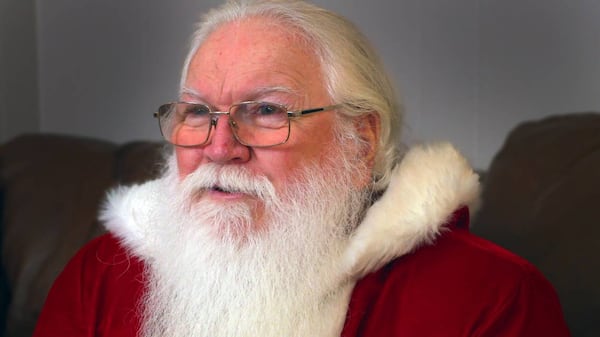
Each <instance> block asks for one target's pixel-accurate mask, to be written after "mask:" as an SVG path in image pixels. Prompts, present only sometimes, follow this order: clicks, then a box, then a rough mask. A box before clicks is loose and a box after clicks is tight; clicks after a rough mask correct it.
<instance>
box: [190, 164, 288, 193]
mask: <svg viewBox="0 0 600 337" xmlns="http://www.w3.org/2000/svg"><path fill="white" fill-rule="evenodd" d="M180 187H182V189H183V191H184V193H186V194H188V195H195V194H197V193H199V192H202V191H207V190H215V189H216V190H221V191H224V192H232V193H234V192H236V193H244V194H248V195H252V196H255V197H258V198H260V199H261V200H264V201H267V200H274V198H276V192H275V187H274V186H273V184H272V183H271V181H269V179H268V178H267V177H266V176H263V175H256V174H252V173H251V172H250V171H249V170H248V169H246V168H244V167H241V166H237V165H220V164H213V163H209V164H203V165H200V166H199V167H198V168H197V169H196V170H195V171H194V172H192V173H191V174H189V175H188V176H187V177H185V178H184V179H183V181H181V182H180Z"/></svg>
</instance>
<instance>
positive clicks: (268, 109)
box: [256, 103, 282, 116]
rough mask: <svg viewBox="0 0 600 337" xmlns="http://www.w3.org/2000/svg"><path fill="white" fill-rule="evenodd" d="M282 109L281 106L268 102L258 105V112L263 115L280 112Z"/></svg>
mask: <svg viewBox="0 0 600 337" xmlns="http://www.w3.org/2000/svg"><path fill="white" fill-rule="evenodd" d="M281 111H282V109H281V107H279V106H276V105H273V104H267V103H261V104H259V105H258V106H257V107H256V113H257V114H258V115H263V116H268V115H273V114H279V113H281Z"/></svg>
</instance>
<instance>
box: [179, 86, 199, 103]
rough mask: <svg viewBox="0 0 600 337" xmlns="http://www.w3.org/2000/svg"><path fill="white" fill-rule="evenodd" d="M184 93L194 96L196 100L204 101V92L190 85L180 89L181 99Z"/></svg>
mask: <svg viewBox="0 0 600 337" xmlns="http://www.w3.org/2000/svg"><path fill="white" fill-rule="evenodd" d="M183 95H188V96H192V97H193V98H194V99H196V100H200V101H202V100H203V99H202V94H200V93H199V92H198V91H196V90H194V89H192V88H189V87H183V88H181V90H180V91H179V99H181V97H182V96H183Z"/></svg>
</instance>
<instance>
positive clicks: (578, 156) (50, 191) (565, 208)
mask: <svg viewBox="0 0 600 337" xmlns="http://www.w3.org/2000/svg"><path fill="white" fill-rule="evenodd" d="M162 151H163V146H162V145H160V144H157V143H150V142H133V143H128V144H124V145H116V144H112V143H108V142H103V141H99V140H94V139H85V138H78V137H66V136H58V135H43V134H37V135H27V136H22V137H19V138H17V139H15V140H13V141H11V142H9V143H7V144H4V145H2V146H1V147H0V219H1V223H0V225H1V227H0V228H1V231H2V236H1V241H0V244H1V245H2V269H1V272H2V273H3V275H2V279H1V280H2V284H1V286H2V289H1V290H2V291H1V293H0V306H1V307H0V324H4V326H2V327H0V333H1V332H2V331H5V334H4V336H7V337H21V336H30V334H31V331H32V329H33V326H34V324H35V321H36V317H37V314H38V313H39V311H40V308H41V306H42V304H43V302H44V299H45V296H46V293H47V291H48V289H49V287H50V285H51V284H52V282H53V280H54V278H55V277H56V275H57V274H58V273H59V272H60V270H61V269H62V267H63V266H64V264H65V263H66V262H67V260H68V259H69V257H70V256H72V255H73V254H74V253H75V251H76V250H77V249H78V248H79V247H80V246H82V245H83V244H84V243H85V242H87V241H88V240H89V239H91V238H92V237H94V236H97V235H99V234H100V233H101V232H102V231H103V230H102V228H101V227H100V226H99V224H98V222H97V220H96V217H97V209H98V205H99V204H100V203H101V201H102V199H103V196H104V193H105V191H106V190H107V189H108V188H110V187H111V186H115V185H116V184H131V183H136V182H141V181H143V180H146V179H149V178H151V177H154V176H156V175H157V174H158V173H159V172H160V169H161V168H160V160H159V158H160V157H161V156H160V153H161V152H162ZM482 197H483V203H482V207H481V209H480V211H479V212H478V213H477V215H476V216H475V217H474V225H473V231H474V232H476V233H478V234H480V235H481V236H484V237H487V238H488V239H490V240H492V241H495V242H497V243H499V244H500V245H502V246H505V247H507V248H509V249H511V250H513V251H515V252H516V253H518V254H519V255H521V256H524V257H526V258H527V259H529V260H530V261H532V262H533V263H534V264H536V265H537V266H538V267H539V268H540V269H541V270H542V272H544V273H545V274H546V276H547V277H548V278H549V279H550V280H551V281H552V282H553V284H554V285H555V287H556V288H557V290H558V292H559V295H560V297H561V301H562V303H563V306H564V309H565V313H566V315H567V319H568V323H569V325H570V328H571V330H572V332H573V336H577V337H587V336H600V325H599V324H598V323H596V322H595V321H597V319H598V318H600V317H598V316H600V259H599V258H600V254H599V253H598V252H599V251H600V248H599V247H600V235H599V234H600V233H599V228H600V115H599V114H572V115H566V116H559V117H554V118H549V119H545V120H541V121H533V122H528V123H524V124H522V125H520V126H518V127H517V128H516V129H515V130H514V131H513V132H512V133H511V134H510V135H509V137H508V138H507V140H506V143H505V144H504V146H503V148H502V149H501V151H500V152H499V153H498V154H497V155H496V157H495V159H494V160H493V162H492V164H491V166H490V168H489V170H488V171H487V172H486V173H485V180H484V189H483V196H482Z"/></svg>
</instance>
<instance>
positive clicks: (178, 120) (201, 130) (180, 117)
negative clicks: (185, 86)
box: [154, 101, 342, 147]
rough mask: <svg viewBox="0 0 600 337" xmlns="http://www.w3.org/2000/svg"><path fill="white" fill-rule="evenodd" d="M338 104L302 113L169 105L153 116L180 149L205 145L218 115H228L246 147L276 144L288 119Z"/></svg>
mask: <svg viewBox="0 0 600 337" xmlns="http://www.w3.org/2000/svg"><path fill="white" fill-rule="evenodd" d="M341 106H342V105H341V104H336V105H328V106H324V107H319V108H312V109H306V110H298V111H289V110H288V109H287V108H286V107H285V106H283V105H280V104H276V103H269V102H257V101H247V102H241V103H237V104H234V105H232V106H231V107H229V109H228V111H211V109H210V107H209V106H207V105H205V104H200V103H188V102H172V103H167V104H163V105H161V106H160V107H159V108H158V111H157V112H155V113H154V117H156V118H158V125H159V127H160V132H161V134H162V136H163V137H164V138H165V140H166V141H167V142H169V143H171V144H173V145H176V146H182V147H193V146H201V145H204V144H206V143H207V142H208V140H209V138H210V132H211V130H212V127H213V126H216V125H217V120H218V118H219V116H221V115H229V126H230V127H231V130H232V132H233V135H234V137H235V139H236V140H237V141H238V142H239V143H241V144H243V145H246V146H252V147H267V146H275V145H280V144H283V143H285V142H287V140H288V139H289V137H290V119H291V118H297V117H302V116H305V115H308V114H311V113H315V112H322V111H329V110H334V109H337V108H340V107H341Z"/></svg>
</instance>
